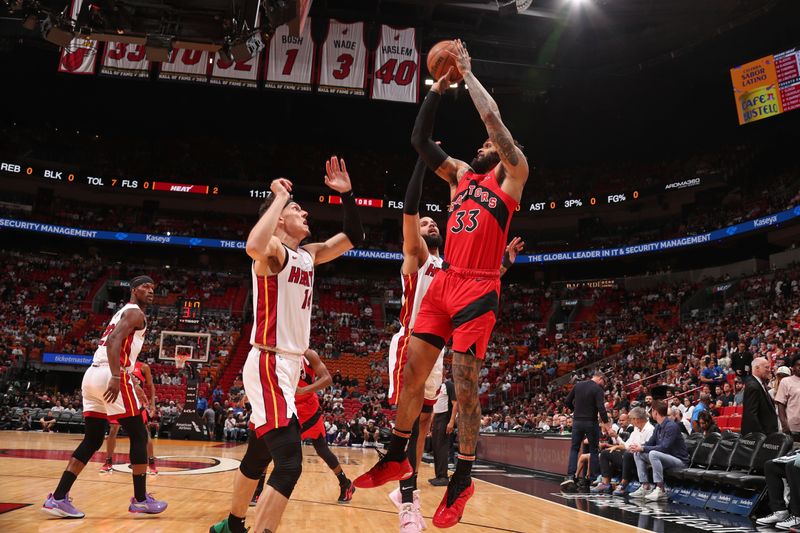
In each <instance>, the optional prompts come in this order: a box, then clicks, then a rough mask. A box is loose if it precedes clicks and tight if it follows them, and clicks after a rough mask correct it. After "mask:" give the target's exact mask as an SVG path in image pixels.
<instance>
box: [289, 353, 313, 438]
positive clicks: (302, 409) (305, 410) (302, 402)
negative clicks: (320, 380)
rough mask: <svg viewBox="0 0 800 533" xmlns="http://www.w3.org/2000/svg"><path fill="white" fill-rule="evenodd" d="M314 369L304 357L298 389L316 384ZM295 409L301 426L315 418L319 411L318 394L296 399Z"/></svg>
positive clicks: (304, 395)
mask: <svg viewBox="0 0 800 533" xmlns="http://www.w3.org/2000/svg"><path fill="white" fill-rule="evenodd" d="M315 378H316V377H315V376H314V369H313V368H311V365H310V364H308V360H307V359H306V358H305V357H303V370H302V371H301V372H300V381H299V382H298V383H297V386H298V387H306V386H308V385H311V384H312V383H314V379H315ZM294 403H295V407H297V418H298V419H299V420H300V424H302V423H303V422H305V421H306V420H308V419H309V418H311V417H312V416H314V414H315V413H316V412H317V411H318V410H319V398H318V397H317V393H316V392H312V393H311V394H303V395H302V396H295V397H294Z"/></svg>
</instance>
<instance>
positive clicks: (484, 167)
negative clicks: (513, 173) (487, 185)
mask: <svg viewBox="0 0 800 533" xmlns="http://www.w3.org/2000/svg"><path fill="white" fill-rule="evenodd" d="M499 162H500V154H498V153H497V152H488V153H486V154H484V155H476V156H475V159H473V160H472V162H471V163H470V164H469V166H471V167H472V170H474V171H475V173H476V174H486V173H487V172H489V171H490V170H492V169H493V168H494V167H495V166H497V164H498V163H499Z"/></svg>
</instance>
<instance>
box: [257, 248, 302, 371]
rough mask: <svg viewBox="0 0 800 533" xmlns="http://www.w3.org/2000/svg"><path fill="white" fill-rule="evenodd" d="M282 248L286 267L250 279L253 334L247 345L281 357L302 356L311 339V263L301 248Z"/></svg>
mask: <svg viewBox="0 0 800 533" xmlns="http://www.w3.org/2000/svg"><path fill="white" fill-rule="evenodd" d="M284 248H285V249H286V264H285V265H284V266H283V269H282V270H281V271H280V272H278V273H277V274H273V275H271V276H259V275H257V274H256V271H255V262H253V266H252V267H251V276H252V278H253V332H252V333H251V334H250V344H252V345H253V346H261V347H265V348H269V349H271V350H274V351H276V352H278V353H279V354H281V355H297V356H302V355H303V354H304V353H305V352H306V350H307V349H308V345H309V342H310V336H311V301H312V296H313V293H314V260H313V259H312V258H311V254H309V253H308V252H307V251H305V250H304V249H303V248H298V249H297V251H294V250H292V249H290V248H287V247H285V246H284Z"/></svg>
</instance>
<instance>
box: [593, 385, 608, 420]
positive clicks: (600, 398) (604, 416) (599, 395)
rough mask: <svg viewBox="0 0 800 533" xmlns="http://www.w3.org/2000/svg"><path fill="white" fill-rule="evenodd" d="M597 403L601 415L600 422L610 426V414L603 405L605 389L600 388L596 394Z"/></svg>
mask: <svg viewBox="0 0 800 533" xmlns="http://www.w3.org/2000/svg"><path fill="white" fill-rule="evenodd" d="M595 402H596V403H597V412H598V413H600V420H602V421H603V422H604V423H606V424H608V413H607V412H606V406H605V404H604V403H603V389H600V388H599V387H598V391H597V393H595Z"/></svg>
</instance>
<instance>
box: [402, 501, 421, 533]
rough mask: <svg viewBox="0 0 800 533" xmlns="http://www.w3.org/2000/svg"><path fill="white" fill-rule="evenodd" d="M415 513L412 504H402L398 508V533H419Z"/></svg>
mask: <svg viewBox="0 0 800 533" xmlns="http://www.w3.org/2000/svg"><path fill="white" fill-rule="evenodd" d="M421 531H422V530H421V529H420V528H419V521H418V520H417V511H416V509H415V508H414V504H413V503H404V504H403V505H402V507H400V533H420V532H421Z"/></svg>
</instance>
